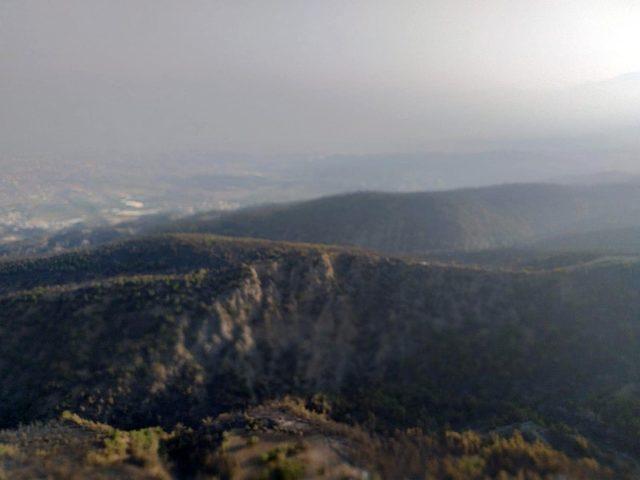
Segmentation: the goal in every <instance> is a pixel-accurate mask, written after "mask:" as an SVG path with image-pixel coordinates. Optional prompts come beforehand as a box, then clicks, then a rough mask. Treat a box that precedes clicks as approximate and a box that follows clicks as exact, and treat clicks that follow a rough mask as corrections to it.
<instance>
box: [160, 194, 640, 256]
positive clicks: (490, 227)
mask: <svg viewBox="0 0 640 480" xmlns="http://www.w3.org/2000/svg"><path fill="white" fill-rule="evenodd" d="M638 225H640V185H638V184H633V183H631V184H624V185H621V184H610V185H606V184H605V185H595V186H566V185H551V184H548V185H545V184H515V185H503V186H497V187H487V188H479V189H464V190H453V191H447V192H421V193H377V192H363V193H354V194H348V195H338V196H333V197H325V198H320V199H317V200H311V201H306V202H299V203H292V204H283V205H273V206H265V207H258V208H252V209H246V210H241V211H238V212H233V213H226V214H223V215H221V216H218V215H216V216H215V217H214V218H210V217H208V216H207V215H206V214H204V215H199V216H195V217H190V218H186V219H183V220H180V221H177V223H176V225H175V226H174V227H169V228H176V229H177V230H179V231H193V232H208V233H215V234H219V235H229V236H236V237H256V238H266V239H271V240H287V241H294V242H312V243H327V244H340V245H352V246H359V247H362V248H368V249H372V250H376V251H380V252H386V253H392V254H421V253H428V252H434V251H465V250H466V251H472V250H483V249H492V248H498V247H513V246H525V245H529V244H531V243H535V242H540V241H542V240H544V239H548V238H553V237H558V236H562V235H569V234H580V233H586V232H590V231H596V230H603V229H609V228H627V227H633V226H638Z"/></svg>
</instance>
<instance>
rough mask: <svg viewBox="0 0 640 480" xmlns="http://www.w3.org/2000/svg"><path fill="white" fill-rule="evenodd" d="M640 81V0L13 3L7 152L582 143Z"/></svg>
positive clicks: (3, 129)
mask: <svg viewBox="0 0 640 480" xmlns="http://www.w3.org/2000/svg"><path fill="white" fill-rule="evenodd" d="M639 71H640V2H639V1H637V0H633V1H622V0H602V1H596V0H584V1H578V0H564V1H562V0H553V1H552V0H475V1H461V0H457V1H456V0H443V1H429V0H424V1H410V0H404V1H403V0H386V1H375V0H367V1H347V0H343V1H333V0H318V1H312V0H298V1H277V0H256V1H242V0H229V1H213V0H210V1H189V0H173V1H163V0H121V1H120V0H105V1H95V0H78V1H70V0H51V1H44V0H42V1H37V0H0V149H2V150H0V155H2V156H7V155H19V156H20V155H25V156H28V155H32V154H40V153H49V154H54V155H55V154H66V153H83V152H95V153H98V154H109V153H110V152H123V153H128V152H131V153H145V154H155V153H160V152H182V151H189V150H200V151H207V150H210V151H215V150H234V151H241V152H268V153H290V152H300V153H316V154H329V153H336V152H388V151H396V152H398V151H417V150H420V149H429V148H438V147H441V146H442V145H456V144H464V143H465V142H482V141H493V142H496V141H497V142H500V141H503V140H504V141H506V140H509V139H514V138H539V137H545V136H554V135H559V136H562V135H580V134H582V133H584V132H587V133H589V132H592V131H599V130H600V129H603V128H604V129H609V128H611V129H614V130H615V129H618V128H620V129H625V128H629V126H630V125H631V126H633V125H634V123H633V122H635V125H636V126H637V121H638V119H639V118H640V109H639V108H638V107H639V106H640V75H639V74H636V75H633V74H632V73H633V72H639ZM624 74H631V75H627V76H626V77H620V76H621V75H624ZM618 77H620V78H618Z"/></svg>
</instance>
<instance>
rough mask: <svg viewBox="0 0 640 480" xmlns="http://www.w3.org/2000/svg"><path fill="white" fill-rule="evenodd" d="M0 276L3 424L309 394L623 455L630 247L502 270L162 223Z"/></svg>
mask: <svg viewBox="0 0 640 480" xmlns="http://www.w3.org/2000/svg"><path fill="white" fill-rule="evenodd" d="M0 289H1V291H2V292H3V294H2V297H0V341H1V342H2V345H3V353H2V355H0V383H1V384H2V385H3V388H2V390H1V391H0V425H1V426H2V427H5V428H6V427H15V426H17V425H18V424H19V423H28V422H32V421H34V420H38V419H49V418H53V417H55V416H56V415H58V414H59V413H60V412H61V411H63V410H71V411H74V412H78V413H80V414H81V415H82V416H85V417H88V418H90V419H92V420H97V421H101V422H107V423H110V424H112V425H114V426H116V427H124V428H140V427H148V426H155V425H159V426H162V427H164V428H166V429H170V428H172V427H173V426H174V425H175V424H176V423H178V422H182V423H185V422H186V423H188V424H197V423H198V421H199V420H200V419H201V418H204V417H207V416H216V415H218V414H220V413H222V412H225V411H229V410H231V409H237V408H247V407H248V406H249V405H255V404H257V403H260V402H264V401H268V400H270V399H278V398H282V397H283V395H296V396H300V397H302V398H307V399H311V398H315V397H318V395H320V396H321V397H322V398H324V399H325V400H323V401H326V402H327V404H328V405H331V412H332V416H333V418H335V419H338V420H343V421H346V422H350V423H353V422H355V423H358V424H362V425H366V426H367V428H372V429H374V430H377V431H390V430H393V429H395V428H408V427H416V426H418V427H421V428H423V429H424V430H425V431H438V430H439V429H442V428H444V427H445V426H450V427H453V428H455V429H461V430H464V429H467V428H474V429H479V430H480V431H490V430H492V429H496V428H501V427H504V426H506V425H512V424H517V423H520V422H527V421H529V422H531V421H533V422H536V423H537V424H539V425H546V426H547V427H545V428H548V427H550V426H553V425H559V424H560V425H565V427H563V428H568V429H570V430H572V431H575V432H576V434H578V433H579V434H582V435H585V436H587V437H589V438H590V439H591V440H592V441H593V442H594V445H615V446H616V447H615V448H616V449H620V450H622V451H626V452H628V453H630V454H634V455H637V454H639V453H640V445H638V444H637V442H636V440H635V439H636V438H637V435H638V434H639V433H640V425H638V423H637V421H636V418H637V415H638V414H639V413H640V411H639V410H638V405H640V397H639V394H638V391H639V390H638V385H640V367H639V365H640V362H638V357H637V355H638V354H637V352H638V351H640V345H639V340H638V339H639V338H640V325H638V324H637V318H639V316H640V263H637V262H635V261H629V262H626V263H619V262H610V263H605V264H602V265H600V264H597V265H594V266H591V267H584V268H571V269H567V270H566V271H562V270H556V271H553V272H546V273H544V272H543V273H518V272H514V273H506V272H489V271H485V270H482V269H473V268H461V267H459V268H456V267H446V266H430V265H418V264H411V263H406V262H403V261H401V260H395V259H388V258H383V257H378V256H375V255H371V254H366V253H363V252H357V251H349V250H341V249H336V248H326V247H319V246H317V247H316V246H300V245H293V244H282V243H271V242H261V241H253V240H235V239H223V238H218V237H211V236H203V235H167V236H156V237H148V238H143V239H138V240H135V241H128V242H122V243H119V244H113V245H110V246H106V247H102V248H99V249H97V250H92V251H80V252H70V253H66V254H63V255H58V256H53V257H43V258H35V259H27V260H22V261H13V262H4V263H1V264H0ZM554 428H556V427H554ZM572 448H573V447H572ZM593 448H594V449H596V447H593ZM607 448H609V447H607ZM596 450H597V449H596ZM596 450H593V451H594V452H595V451H596ZM598 451H600V450H598ZM593 455H595V453H594V454H593ZM598 455H604V457H602V458H601V460H602V459H604V458H605V457H606V455H605V454H604V453H601V454H598ZM599 458H600V457H599ZM607 458H608V457H607ZM602 461H605V462H611V460H606V459H605V460H602ZM611 465H613V464H610V466H611ZM461 478H465V477H461Z"/></svg>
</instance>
